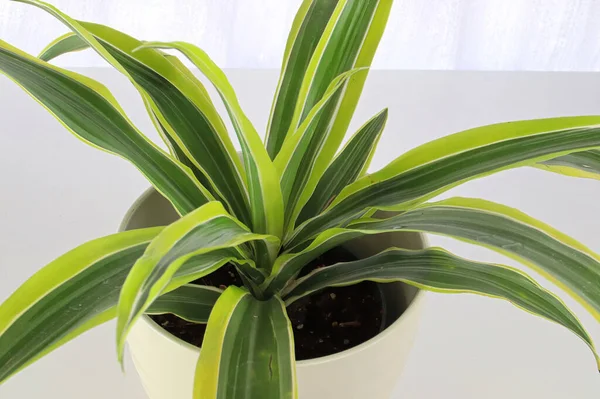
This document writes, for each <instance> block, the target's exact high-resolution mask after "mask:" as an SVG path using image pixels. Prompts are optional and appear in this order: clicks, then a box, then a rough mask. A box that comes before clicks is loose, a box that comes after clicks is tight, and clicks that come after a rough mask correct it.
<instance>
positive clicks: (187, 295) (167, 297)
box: [146, 284, 222, 323]
mask: <svg viewBox="0 0 600 399" xmlns="http://www.w3.org/2000/svg"><path fill="white" fill-rule="evenodd" d="M221 293H222V291H221V290H220V289H218V288H214V287H206V286H203V285H194V284H187V285H184V286H181V287H179V288H177V289H176V290H174V291H171V292H168V293H166V294H164V295H162V296H159V297H158V298H156V300H155V301H154V302H153V303H152V305H150V307H149V308H148V309H146V314H164V313H170V314H174V315H175V316H177V317H179V318H182V319H184V320H187V321H190V322H192V323H207V322H208V317H209V316H210V312H211V311H212V309H213V307H214V306H215V303H216V302H217V299H219V296H221Z"/></svg>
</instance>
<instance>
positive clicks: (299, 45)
mask: <svg viewBox="0 0 600 399" xmlns="http://www.w3.org/2000/svg"><path fill="white" fill-rule="evenodd" d="M337 2H338V0H326V1H323V0H304V1H303V2H302V4H301V5H300V9H299V10H298V13H297V14H296V17H295V18H294V22H293V24H292V29H291V30H290V34H289V36H288V40H287V44H286V48H285V53H284V56H283V63H282V67H281V76H280V78H279V83H278V84H277V90H276V91H275V96H274V98H273V106H272V107H271V116H270V118H269V125H268V127H267V138H266V142H267V144H266V147H267V151H268V153H269V156H270V157H271V159H273V160H274V159H275V157H276V156H277V154H278V153H279V150H280V149H281V146H282V145H283V142H284V140H285V138H286V134H287V133H288V130H290V123H291V121H292V117H293V115H294V109H295V108H296V103H297V101H298V96H297V93H298V91H299V90H300V86H301V85H302V80H303V78H304V74H305V73H306V69H307V67H308V64H309V62H310V59H311V57H312V55H313V52H314V50H315V48H316V47H317V45H318V44H319V39H320V38H321V35H322V34H323V31H324V30H325V28H326V27H327V23H328V22H329V18H330V17H331V14H332V13H333V10H334V9H335V6H336V4H337ZM315 105H316V104H315ZM294 130H295V129H292V131H290V134H292V133H293V132H294Z"/></svg>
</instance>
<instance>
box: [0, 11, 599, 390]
mask: <svg viewBox="0 0 600 399" xmlns="http://www.w3.org/2000/svg"><path fill="white" fill-rule="evenodd" d="M19 1H21V2H23V3H28V4H32V5H35V6H37V7H39V8H41V9H43V10H45V11H47V12H49V13H50V14H52V15H53V16H55V17H56V18H58V19H59V20H60V21H61V22H63V23H64V24H65V25H66V26H67V27H68V28H69V29H70V30H71V32H70V33H68V34H66V35H64V36H61V37H59V38H58V39H56V40H55V41H53V42H52V43H51V44H50V45H49V46H48V47H47V48H46V49H45V50H44V51H43V52H42V54H41V55H40V56H39V57H37V58H36V57H33V56H30V55H28V54H26V53H24V52H23V51H21V50H19V49H17V48H15V47H13V46H11V45H9V44H8V43H5V42H2V41H0V71H2V73H3V74H5V75H6V76H8V77H9V78H10V79H12V80H13V81H15V82H16V83H17V84H18V85H19V86H21V87H22V88H23V89H24V90H25V91H27V92H28V93H29V94H30V95H31V96H32V97H33V98H34V99H36V100H37V101H38V102H39V103H40V104H42V105H43V106H44V107H45V108H46V109H48V111H49V112H51V113H52V114H53V115H54V116H55V117H56V118H57V119H58V120H59V121H60V122H61V123H62V124H63V125H64V126H65V127H66V128H67V129H68V130H69V131H70V132H71V133H73V134H74V135H76V136H77V137H78V138H80V139H81V140H83V141H85V142H87V143H88V144H91V145H93V146H96V147H98V148H100V149H103V150H105V151H107V152H109V153H113V154H116V155H118V156H120V157H122V158H124V159H126V160H128V161H130V162H131V163H133V164H134V166H136V167H137V168H138V169H139V170H140V171H141V172H142V174H143V175H144V176H145V177H146V178H147V179H148V180H149V181H150V183H151V184H152V186H153V187H154V188H153V189H152V190H150V191H148V192H146V193H145V194H144V195H142V197H141V198H140V199H139V200H138V202H137V203H136V204H134V206H133V207H132V209H131V211H130V213H129V214H128V216H127V217H126V218H125V220H124V222H123V225H122V230H123V231H121V232H118V233H116V234H113V235H110V236H107V237H102V238H99V239H96V240H93V241H90V242H88V243H85V244H83V245H81V246H79V247H77V248H75V249H73V250H72V251H70V252H68V253H66V254H64V255H63V256H61V257H59V258H58V259H56V260H54V261H52V262H51V263H49V264H48V265H47V266H45V267H44V268H42V269H41V270H40V271H39V272H38V273H36V274H35V275H34V276H32V277H31V278H30V279H29V280H28V281H26V282H25V283H24V284H23V285H22V286H21V287H20V288H18V289H17V290H16V291H15V292H14V293H13V294H12V295H11V296H10V297H9V298H8V299H7V300H6V301H5V302H4V303H3V304H2V305H1V306H0V381H5V380H6V379H7V378H9V377H10V376H11V375H13V374H15V373H16V372H18V371H19V370H21V369H23V368H24V367H26V366H27V365H29V364H31V363H32V362H34V361H36V360H37V359H39V358H40V357H42V356H44V355H45V354H47V353H49V352H50V351H52V350H53V349H55V348H56V347H58V346H60V345H62V344H64V343H65V342H67V341H69V340H71V339H73V338H74V337H76V336H78V335H79V334H81V333H83V332H85V331H87V330H88V329H90V328H93V327H94V326H97V325H99V324H101V323H104V322H106V321H108V320H111V319H115V318H116V320H117V354H118V359H119V360H120V361H122V359H123V351H124V348H125V343H126V339H127V338H128V336H129V337H130V339H129V344H130V347H131V349H132V355H133V358H134V362H135V363H136V366H137V368H138V371H139V372H140V375H141V377H142V381H143V382H144V384H145V386H146V389H147V391H148V393H149V395H150V396H151V397H152V398H167V397H168V398H175V399H179V398H182V399H183V398H187V397H194V398H217V397H218V398H238V397H240V398H241V397H244V398H295V397H298V392H300V395H301V397H303V398H309V397H310V398H318V397H340V398H341V397H361V398H362V397H385V395H389V392H390V390H391V388H392V387H393V383H394V380H395V379H396V378H397V376H398V373H399V372H400V366H401V365H402V363H403V361H404V357H405V355H406V353H407V352H408V349H409V348H410V345H411V339H412V337H413V336H414V332H415V326H416V323H417V320H418V315H419V306H420V297H421V295H420V294H419V292H420V291H419V290H432V291H436V292H448V293H456V292H468V293H476V294H481V295H487V296H492V297H496V298H502V299H505V300H508V301H510V302H512V303H513V304H515V305H516V306H518V307H520V308H521V309H524V310H526V311H528V312H530V313H532V314H534V315H538V316H541V317H544V318H546V319H549V320H551V321H554V322H556V323H558V324H561V325H563V326H564V327H566V328H568V329H569V330H571V331H572V332H573V333H575V334H576V335H577V336H578V337H579V338H581V339H582V340H583V341H584V342H585V343H586V344H587V345H588V346H589V347H590V349H591V350H592V353H593V355H594V356H595V357H596V360H598V355H597V354H596V352H595V349H594V346H593V343H592V341H591V339H590V337H589V336H588V334H587V333H586V331H585V329H584V328H583V326H582V325H581V323H580V322H579V321H578V319H577V318H576V317H575V316H574V314H573V313H572V312H571V311H570V310H569V309H568V308H567V307H566V305H565V304H564V303H563V302H562V301H560V300H559V299H558V298H557V297H556V296H555V295H554V294H552V293H551V292H549V291H548V290H546V289H544V288H543V287H541V286H540V285H539V284H537V283H536V282H535V281H534V280H533V279H532V278H530V277H529V276H527V275H526V274H524V273H523V272H521V271H518V270H515V269H513V268H510V267H507V266H504V265H499V264H486V263H481V262H476V261H472V260H467V259H463V258H460V257H458V256H455V255H453V254H451V253H449V252H448V251H446V250H443V249H440V248H425V245H424V243H423V240H422V236H421V235H420V233H432V234H440V235H446V236H450V237H454V238H457V239H459V240H464V241H467V242H470V243H473V244H477V245H483V246H485V247H488V248H490V249H492V250H495V251H497V252H500V253H502V254H504V255H507V256H510V257H512V258H514V259H516V260H518V261H520V262H522V263H523V264H525V265H526V266H528V267H530V268H532V269H534V270H536V271H537V272H539V273H542V274H543V275H544V276H547V277H549V278H550V279H552V280H553V281H554V282H556V283H557V284H558V285H559V286H560V287H561V288H563V289H564V290H565V291H566V292H567V293H568V294H570V295H571V296H572V297H573V298H575V299H576V300H578V301H579V302H580V303H581V304H582V305H584V306H585V307H586V309H588V310H589V311H590V312H591V313H592V314H593V315H594V316H595V318H596V319H597V320H600V290H599V289H598V287H599V284H600V262H599V261H600V257H599V256H598V255H597V254H595V253H593V252H592V251H591V250H589V249H588V248H586V247H585V246H583V245H582V244H580V243H578V242H577V241H575V240H573V239H572V238H569V237H567V236H566V235H564V234H562V233H560V232H559V231H557V230H555V229H553V228H551V227H550V226H548V225H546V224H544V223H542V222H540V221H538V220H535V219H533V218H531V217H529V216H527V215H525V214H523V213H521V212H519V211H518V210H516V209H512V208H509V207H506V206H504V205H500V204H496V203H493V202H489V201H484V200H481V199H474V198H450V199H447V200H443V201H438V202H431V201H430V200H431V199H432V198H433V197H435V196H436V195H438V194H440V193H442V192H444V191H446V190H448V189H450V188H452V187H455V186H457V185H458V184H461V183H462V182H465V181H467V180H471V179H475V178H479V177H482V176H486V175H489V174H491V173H495V172H498V171H502V170H506V169H509V168H516V167H522V166H533V167H537V168H542V169H546V170H548V171H551V172H555V173H563V174H567V175H570V176H578V177H586V178H598V177H599V176H600V163H599V162H598V159H600V127H599V123H600V116H581V117H565V118H553V119H541V120H527V121H517V122H508V123H501V124H495V125H490V126H484V127H479V128H475V129H471V130H467V131H463V132H459V133H456V134H453V135H450V136H447V137H445V138H442V139H439V140H435V141H433V142H429V143H427V144H424V145H422V146H419V147H417V148H415V149H413V150H411V151H409V152H407V153H405V154H402V155H400V156H399V157H398V158H397V159H395V160H394V161H393V162H391V163H390V164H389V165H387V166H386V167H384V168H383V169H381V170H379V171H376V172H374V173H372V174H367V173H366V171H367V168H368V166H369V162H370V160H371V158H372V156H373V153H374V150H375V147H376V144H377V141H378V138H379V137H380V135H381V133H382V131H383V129H384V126H385V122H386V119H387V116H388V115H387V111H386V110H383V111H382V112H380V113H378V114H377V115H375V116H374V117H373V118H372V119H370V120H369V121H367V122H366V123H365V124H364V125H363V126H362V127H361V128H360V129H359V130H358V131H357V132H356V133H354V134H353V135H352V136H351V137H350V138H349V140H348V142H347V143H346V144H345V145H344V146H343V147H341V143H342V141H343V139H344V137H345V135H346V130H347V129H348V125H349V123H350V119H351V118H352V115H353V112H354V109H355V107H356V105H357V102H358V99H359V96H360V93H361V90H362V87H363V85H364V83H365V80H366V77H367V72H368V67H369V65H370V63H371V60H372V58H373V55H374V53H375V50H376V48H377V45H378V43H379V40H380V38H381V36H382V34H383V31H384V27H385V24H386V20H387V17H388V14H389V11H390V7H391V5H392V1H391V0H373V1H362V0H337V1H336V0H305V1H303V3H302V5H301V6H300V9H299V11H298V13H297V16H296V18H295V20H294V22H293V25H292V29H291V33H290V36H289V39H288V42H287V45H286V49H285V54H284V59H283V67H282V72H281V78H280V81H279V84H278V87H277V91H276V93H275V98H274V102H273V107H272V111H271V115H270V119H269V124H268V129H267V135H266V139H265V144H264V145H263V142H262V141H261V139H260V136H259V134H258V133H257V131H256V129H255V128H254V127H253V125H252V123H251V122H250V121H249V120H248V118H247V117H246V116H245V114H244V112H243V110H242V109H241V107H240V104H239V103H238V101H237V98H236V95H235V92H234V90H233V88H232V87H231V85H230V84H229V82H228V80H227V78H226V76H225V74H224V73H223V72H222V71H221V70H220V69H219V68H218V67H217V66H216V65H215V64H214V63H213V62H212V60H211V59H210V58H209V57H208V55H207V54H206V53H204V52H203V51H202V50H200V49H199V48H197V47H195V46H193V45H191V44H187V43H182V42H174V43H161V42H142V41H139V40H137V39H134V38H132V37H130V36H127V35H126V34H124V33H121V32H119V31H116V30H114V29H111V28H109V27H106V26H102V25H98V24H93V23H88V22H83V21H77V20H75V19H72V18H70V17H69V16H67V15H65V14H63V13H62V12H60V11H59V10H57V9H56V8H54V7H52V6H51V5H48V4H46V3H43V2H41V1H36V0H19ZM86 48H90V49H92V50H94V51H96V52H97V53H98V54H99V55H100V56H101V57H103V58H104V59H105V60H106V61H108V62H109V63H110V64H111V65H112V66H113V67H115V68H116V69H117V70H118V71H120V72H121V73H123V74H124V75H125V76H126V77H127V78H129V79H130V80H131V82H132V83H133V84H134V86H135V87H136V89H137V90H138V91H139V93H140V95H141V97H142V100H143V101H144V103H145V105H146V108H147V111H148V114H149V115H150V117H151V118H152V120H153V122H154V124H155V126H156V128H157V130H158V132H159V133H160V134H161V136H162V138H163V139H164V142H165V145H166V146H167V147H168V150H169V152H168V153H167V152H165V151H163V150H162V149H160V148H159V147H157V146H156V145H155V144H154V143H152V142H150V141H149V140H148V139H147V138H146V137H145V136H144V135H143V134H142V133H141V132H140V131H139V130H137V129H136V127H135V126H134V125H133V124H132V123H131V121H130V120H129V119H128V118H127V116H126V115H125V113H124V112H123V110H122V109H121V108H120V106H119V104H118V103H117V101H116V100H115V98H114V97H113V96H112V95H111V93H110V92H109V91H108V90H107V89H106V88H105V87H104V86H103V85H101V84H100V83H99V82H96V81H94V80H92V79H90V78H88V77H85V76H82V75H79V74H77V73H74V72H70V71H67V70H64V69H62V68H58V67H56V66H54V65H51V64H50V63H49V61H50V60H51V59H52V58H54V57H56V56H59V55H61V54H64V53H67V52H72V51H76V50H82V49H86ZM166 49H174V50H178V51H179V52H180V53H181V54H183V55H184V56H185V57H187V58H188V59H189V60H190V61H191V62H192V63H193V64H194V65H195V66H196V67H198V68H199V69H200V72H201V73H202V74H203V75H204V76H205V77H206V78H207V79H208V80H209V81H210V83H211V84H212V85H214V87H215V89H216V90H217V92H218V94H219V96H220V98H221V100H222V101H223V103H224V104H225V107H226V109H227V114H228V115H227V116H228V117H229V119H230V121H231V123H232V126H233V130H234V131H235V134H236V135H237V138H238V139H239V142H240V145H241V150H242V151H241V159H240V158H238V154H237V153H236V151H235V149H234V146H233V144H232V142H231V139H230V137H229V135H228V132H227V128H226V126H225V124H224V122H223V120H222V119H221V117H220V116H219V114H218V113H217V111H216V109H215V107H214V105H213V102H212V100H211V98H210V97H209V96H208V94H207V91H206V90H205V88H204V86H203V84H202V83H201V81H200V80H198V79H197V78H196V77H195V76H194V74H193V73H192V72H191V71H190V70H189V69H188V68H187V67H186V66H185V65H184V64H183V63H182V62H181V61H180V60H179V59H178V58H176V57H175V56H173V55H170V54H168V53H166V52H165V51H164V50H166ZM340 147H341V148H340ZM336 154H337V155H336ZM165 225H166V226H165ZM374 282H377V284H376V283H374ZM341 293H343V295H342V294H341ZM149 315H151V316H152V318H153V319H151V318H150V316H149ZM347 315H350V316H351V317H347ZM181 338H183V339H181ZM184 341H188V343H186V342H184ZM190 343H192V344H195V346H194V345H192V344H190ZM197 346H201V350H199V349H198V348H197ZM297 358H298V361H297V360H296V359H297ZM300 359H302V360H300Z"/></svg>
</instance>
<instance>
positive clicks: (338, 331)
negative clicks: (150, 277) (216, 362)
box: [150, 248, 384, 360]
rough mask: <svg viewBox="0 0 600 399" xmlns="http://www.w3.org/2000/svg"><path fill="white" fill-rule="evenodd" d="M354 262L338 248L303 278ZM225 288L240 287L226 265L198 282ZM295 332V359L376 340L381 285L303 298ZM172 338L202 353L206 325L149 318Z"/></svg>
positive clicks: (295, 310)
mask: <svg viewBox="0 0 600 399" xmlns="http://www.w3.org/2000/svg"><path fill="white" fill-rule="evenodd" d="M355 259H356V258H355V257H354V256H353V255H352V254H350V253H349V252H348V251H346V250H344V249H343V248H334V249H332V250H330V251H328V252H326V253H325V254H323V255H321V256H320V257H319V258H317V259H315V260H314V261H313V262H311V263H310V264H308V265H307V266H306V267H305V268H304V270H303V274H307V273H309V272H310V271H312V270H315V269H317V268H321V267H326V266H325V265H332V264H334V263H337V262H348V261H352V260H355ZM194 283H195V284H202V285H210V286H214V287H220V288H225V287H227V286H229V285H237V286H241V285H242V280H241V279H240V277H239V276H238V274H237V272H236V270H235V267H233V266H231V265H226V266H224V267H222V268H220V269H218V270H217V271H215V272H213V273H211V274H209V275H207V276H205V277H203V278H201V279H199V280H196V281H194ZM287 312H288V316H289V318H290V320H291V322H292V327H293V329H294V342H295V346H296V359H297V360H304V359H314V358H317V357H322V356H327V355H332V354H334V353H338V352H341V351H343V350H346V349H349V348H352V347H354V346H356V345H359V344H361V343H363V342H365V341H367V340H369V339H371V338H373V337H374V336H375V335H377V334H378V333H379V332H380V331H381V330H382V327H384V326H383V325H382V323H383V303H382V296H381V292H380V290H379V288H378V285H377V284H376V283H373V282H368V281H367V282H362V283H359V284H354V285H351V286H347V287H335V288H326V289H324V290H322V291H320V292H316V293H314V294H312V295H309V296H306V297H303V298H300V299H298V300H297V301H295V302H294V303H292V304H291V305H290V306H288V308H287ZM150 317H151V318H152V319H153V320H154V321H155V322H156V323H157V324H159V325H160V326H162V327H163V328H164V329H165V330H167V331H168V332H170V333H171V334H173V335H175V336H177V337H179V338H181V339H183V340H184V341H186V342H189V343H190V344H192V345H195V346H197V347H200V346H201V344H202V340H203V339H204V333H205V331H206V325H204V324H194V323H189V322H187V321H185V320H182V319H180V318H178V317H176V316H173V315H170V314H165V315H155V316H150Z"/></svg>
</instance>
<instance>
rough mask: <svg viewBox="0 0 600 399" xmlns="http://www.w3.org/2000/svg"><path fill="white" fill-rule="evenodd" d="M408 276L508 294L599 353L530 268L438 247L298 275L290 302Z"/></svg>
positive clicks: (450, 289)
mask: <svg viewBox="0 0 600 399" xmlns="http://www.w3.org/2000/svg"><path fill="white" fill-rule="evenodd" d="M364 280H371V281H377V282H391V281H403V282H405V283H407V284H410V285H414V286H416V287H419V288H422V289H426V290H430V291H435V292H443V293H460V292H467V293H474V294H481V295H486V296H490V297H494V298H500V299H506V300H508V301H510V302H512V303H513V304H514V305H516V306H517V307H519V308H521V309H524V310H526V311H528V312H530V313H532V314H534V315H536V316H541V317H543V318H545V319H548V320H550V321H553V322H555V323H558V324H560V325H562V326H564V327H566V328H568V329H569V330H571V331H572V332H573V333H575V334H576V335H577V336H579V338H581V339H582V340H583V341H584V342H585V343H586V344H587V345H588V346H589V347H590V349H592V351H593V353H594V356H595V357H596V362H597V363H599V364H600V359H599V358H598V355H597V354H596V350H595V348H594V345H593V343H592V340H591V338H590V336H589V335H588V334H587V332H586V331H585V329H584V328H583V327H582V326H581V323H580V322H579V320H577V318H576V317H575V315H573V313H571V311H570V310H569V309H568V308H567V307H566V306H565V305H564V304H563V303H562V301H560V300H559V299H558V298H557V297H555V296H554V295H553V294H552V293H550V292H549V291H547V290H545V289H544V288H543V287H541V286H540V285H539V284H537V283H536V282H535V281H534V280H533V279H531V278H530V277H529V276H527V275H526V274H524V273H522V272H520V271H518V270H516V269H512V268H509V267H508V266H503V265H496V264H486V263H480V262H473V261H469V260H466V259H462V258H459V257H457V256H454V255H452V254H450V253H448V252H446V251H444V250H442V249H439V248H430V249H425V250H419V251H409V250H403V249H390V250H387V251H384V252H381V253H379V254H377V255H374V256H371V257H369V258H366V259H361V260H357V261H354V262H344V263H337V264H335V265H333V266H329V267H324V268H321V269H318V270H315V271H314V272H312V273H311V274H309V275H307V276H306V277H304V278H302V279H300V280H298V282H297V283H296V285H295V286H293V287H292V289H291V290H290V292H289V295H288V297H287V303H288V304H289V303H290V302H292V301H294V300H295V299H297V298H299V297H301V296H304V295H307V294H309V293H311V292H314V291H317V290H320V289H323V288H325V287H329V286H344V285H350V284H356V283H358V282H360V281H364Z"/></svg>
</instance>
